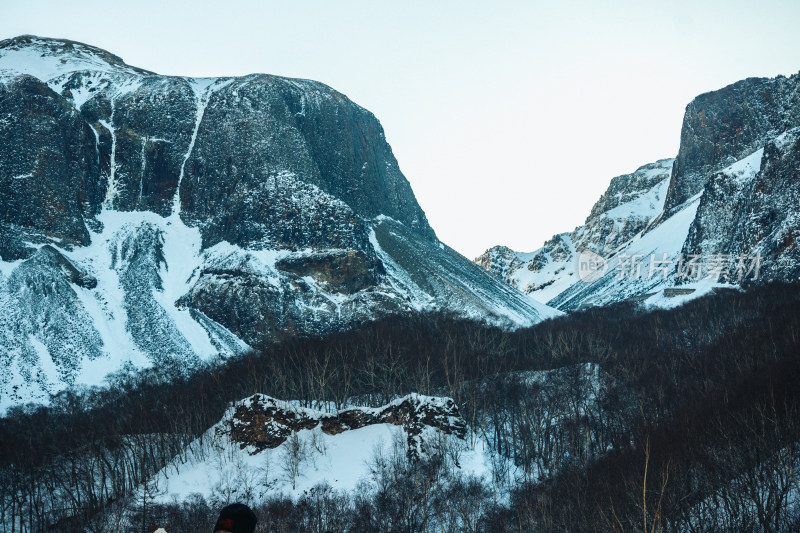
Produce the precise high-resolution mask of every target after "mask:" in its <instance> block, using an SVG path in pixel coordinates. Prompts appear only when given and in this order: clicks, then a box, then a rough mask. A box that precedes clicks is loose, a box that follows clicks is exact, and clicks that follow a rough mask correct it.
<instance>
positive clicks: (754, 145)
mask: <svg viewBox="0 0 800 533" xmlns="http://www.w3.org/2000/svg"><path fill="white" fill-rule="evenodd" d="M798 124H800V74H795V75H794V76H792V77H790V78H786V77H783V76H778V77H777V78H748V79H746V80H742V81H739V82H736V83H734V84H732V85H729V86H727V87H725V88H723V89H720V90H718V91H713V92H710V93H706V94H702V95H700V96H698V97H697V98H695V99H694V100H693V101H692V102H691V103H690V104H689V105H688V106H686V113H685V114H684V116H683V127H682V128H681V143H680V149H679V150H678V156H677V157H676V158H675V167H674V169H673V172H672V181H671V183H670V190H669V194H668V195H667V202H666V205H665V208H666V210H667V212H672V210H674V209H675V207H677V206H679V205H681V204H683V203H684V202H686V201H687V200H688V199H689V198H690V197H692V196H694V195H696V194H698V193H700V192H702V191H703V188H704V186H705V184H706V181H707V180H708V177H709V176H710V175H712V174H713V173H714V172H717V171H719V170H722V169H723V168H725V167H727V166H729V165H732V164H733V163H735V162H736V161H739V160H741V159H742V158H744V157H746V156H748V155H750V154H752V153H753V152H755V151H756V150H758V149H760V148H763V146H764V144H765V143H767V142H768V141H769V140H770V139H772V138H774V137H776V136H777V135H780V134H781V133H783V132H784V131H786V130H788V129H790V128H792V127H794V126H797V125H798Z"/></svg>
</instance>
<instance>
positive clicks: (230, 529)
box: [214, 503, 258, 533]
mask: <svg viewBox="0 0 800 533" xmlns="http://www.w3.org/2000/svg"><path fill="white" fill-rule="evenodd" d="M256 522H258V518H256V515H255V513H254V512H253V511H251V510H250V508H249V507H248V506H246V505H244V504H243V503H232V504H230V505H228V506H226V507H223V508H222V510H221V511H220V512H219V518H218V519H217V523H216V525H215V526H214V533H253V532H254V531H255V530H256Z"/></svg>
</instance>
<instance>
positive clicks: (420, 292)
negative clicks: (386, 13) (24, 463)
mask: <svg viewBox="0 0 800 533" xmlns="http://www.w3.org/2000/svg"><path fill="white" fill-rule="evenodd" d="M0 147H2V150H0V310H1V312H0V361H2V364H3V366H4V368H6V369H7V371H6V372H4V373H3V375H2V377H0V404H1V405H2V406H9V405H12V404H15V403H19V402H22V401H28V400H46V398H47V396H48V395H49V394H50V393H52V392H56V391H58V390H60V389H62V388H64V387H66V386H70V385H74V384H90V385H92V384H98V383H102V381H103V379H104V377H105V376H106V375H107V374H108V373H109V372H113V371H115V370H118V369H120V368H124V367H133V368H137V367H147V366H153V365H156V366H164V365H173V366H178V367H180V368H184V369H191V368H192V367H193V366H195V365H198V364H201V363H202V362H204V361H208V360H210V359H213V358H215V357H226V356H229V355H231V354H235V353H238V352H241V351H243V350H247V349H248V348H249V347H254V346H258V345H259V344H260V343H264V342H269V341H270V340H271V339H273V338H275V336H277V335H280V334H281V333H283V332H290V333H295V332H296V333H301V334H324V333H327V332H331V331H336V330H341V329H344V328H348V327H350V326H352V325H354V324H358V323H361V322H363V321H365V320H371V319H375V318H378V317H381V316H385V315H387V314H392V313H412V312H419V311H425V310H435V309H440V310H448V311H452V312H455V313H457V314H460V315H462V316H469V317H474V318H478V319H481V320H485V321H488V322H490V323H495V324H500V325H504V326H511V327H514V326H521V325H530V324H533V323H536V322H538V321H540V320H542V319H543V318H546V317H550V316H554V315H555V314H558V312H557V311H555V310H553V309H551V308H549V307H547V306H544V305H540V304H538V303H536V302H533V301H531V300H530V299H528V298H526V297H525V296H524V295H522V294H520V293H519V292H518V291H516V290H514V289H512V288H510V287H508V286H507V285H505V284H503V283H501V282H499V281H498V280H496V278H494V277H493V276H489V275H487V274H486V273H485V272H484V271H483V270H481V269H480V268H478V267H477V266H476V265H474V263H472V262H471V261H469V260H468V259H466V258H464V257H462V256H461V255H459V254H458V253H457V252H455V251H454V250H452V249H451V248H449V247H447V246H446V245H444V244H443V243H441V242H439V241H438V239H437V238H436V235H435V233H434V231H433V229H432V228H431V227H430V226H429V224H428V221H427V219H426V218H425V214H424V213H423V211H422V209H421V208H420V206H419V205H418V203H417V201H416V199H415V198H414V194H413V192H412V191H411V187H410V186H409V183H408V181H407V180H406V178H405V177H404V176H403V174H402V173H401V172H400V170H399V167H398V164H397V161H396V160H395V158H394V156H393V155H392V152H391V148H390V147H389V145H388V144H387V142H386V140H385V137H384V133H383V129H382V128H381V125H380V123H379V122H378V120H377V119H376V118H375V117H374V116H373V115H372V114H371V113H370V112H369V111H367V110H365V109H363V108H361V107H359V106H358V105H356V104H354V103H353V102H351V101H350V100H349V99H347V97H345V96H344V95H342V94H340V93H338V92H336V91H335V90H333V89H331V88H330V87H327V86H325V85H323V84H321V83H318V82H314V81H309V80H298V79H287V78H280V77H276V76H269V75H262V74H256V75H249V76H244V77H239V78H204V79H194V78H185V77H176V76H162V75H158V74H155V73H152V72H148V71H146V70H142V69H139V68H136V67H131V66H129V65H126V64H125V63H124V62H123V61H122V60H121V59H120V58H119V57H116V56H114V55H113V54H110V53H108V52H106V51H104V50H100V49H98V48H95V47H92V46H88V45H84V44H80V43H75V42H71V41H64V40H56V39H44V38H39V37H33V36H22V37H17V38H14V39H9V40H5V41H2V42H0Z"/></svg>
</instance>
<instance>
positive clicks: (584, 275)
mask: <svg viewBox="0 0 800 533" xmlns="http://www.w3.org/2000/svg"><path fill="white" fill-rule="evenodd" d="M606 272H608V261H606V260H605V259H604V258H602V257H600V256H599V255H597V254H596V253H594V252H591V251H589V250H584V251H583V252H581V253H580V255H578V279H580V280H581V281H587V282H591V281H597V280H598V279H600V278H602V277H603V275H604V274H605V273H606Z"/></svg>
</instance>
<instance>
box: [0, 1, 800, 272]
mask: <svg viewBox="0 0 800 533" xmlns="http://www.w3.org/2000/svg"><path fill="white" fill-rule="evenodd" d="M799 28H800V2H798V1H796V0H787V1H760V2H755V1H753V0H749V1H738V0H730V1H721V0H720V1H706V2H704V1H702V0H694V1H664V0H661V1H658V2H651V1H646V0H631V1H628V0H616V1H613V2H601V1H598V0H594V1H576V2H569V1H552V0H550V1H546V2H538V1H528V2H524V1H502V0H500V1H497V0H495V1H492V2H489V1H486V2H472V1H464V0H460V1H456V0H448V1H433V0H428V1H411V0H405V1H403V2H389V1H380V0H363V1H349V0H343V1H337V2H333V1H323V0H317V1H295V2H275V1H260V2H256V1H252V2H251V1H242V2H237V1H234V0H228V1H225V2H203V1H201V0H195V1H182V2H168V1H166V0H159V1H151V0H142V1H126V2H112V1H102V2H99V1H82V0H71V1H69V2H64V1H63V0H59V1H37V0H2V1H1V2H0V39H4V38H8V37H13V36H16V35H20V34H25V33H31V34H36V35H41V36H45V37H60V38H67V39H72V40H76V41H81V42H85V43H88V44H92V45H95V46H99V47H101V48H104V49H106V50H108V51H110V52H112V53H114V54H117V55H119V56H121V57H122V58H123V59H124V60H125V61H126V62H127V63H129V64H131V65H135V66H138V67H142V68H146V69H148V70H153V71H156V72H159V73H161V74H175V75H186V76H230V75H243V74H248V73H252V72H266V73H270V74H277V75H283V76H291V77H299V78H310V79H315V80H319V81H322V82H324V83H326V84H328V85H330V86H332V87H334V88H335V89H337V90H339V91H340V92H343V93H344V94H346V95H348V96H349V97H350V98H351V99H352V100H354V101H355V102H356V103H358V104H360V105H362V106H364V107H366V108H367V109H369V110H370V111H372V112H373V113H374V114H375V115H376V116H377V117H378V119H379V120H380V121H381V123H382V124H383V127H384V129H385V131H386V137H387V139H388V141H389V143H390V144H391V145H392V148H393V150H394V153H395V156H396V157H397V159H398V161H399V163H400V168H401V169H402V170H403V173H404V174H405V175H406V177H407V178H408V180H409V181H410V182H411V186H412V188H413V189H414V193H415V194H416V197H417V200H418V201H419V203H420V205H421V206H422V208H423V209H424V210H425V213H426V214H427V216H428V220H429V221H430V223H431V225H432V226H433V228H434V230H436V233H437V234H438V236H439V238H440V239H441V240H442V241H444V242H445V243H447V244H449V245H450V246H452V247H454V248H455V249H457V250H458V251H460V252H461V253H463V254H464V255H466V256H467V257H469V258H470V259H472V258H474V257H475V256H477V255H478V254H480V253H481V252H483V251H484V250H485V249H486V248H488V247H490V246H492V245H495V244H505V245H507V246H510V247H512V248H513V249H515V250H518V251H532V250H534V249H536V248H538V247H539V246H541V244H542V242H543V241H544V240H546V239H548V238H549V237H550V236H552V235H553V234H555V233H560V232H563V231H569V230H572V229H573V228H574V227H575V226H577V225H579V224H582V223H583V220H584V219H585V217H586V215H588V213H589V210H590V209H591V206H592V205H593V204H594V202H595V201H596V200H597V198H598V197H599V196H600V194H602V192H603V191H604V190H605V188H606V187H607V186H608V182H609V180H610V179H611V178H612V177H613V176H615V175H618V174H623V173H628V172H632V171H633V170H635V169H636V168H637V167H638V166H640V165H643V164H645V163H649V162H652V161H655V160H657V159H661V158H665V157H674V156H675V154H676V153H677V150H678V143H679V136H680V127H681V121H682V118H683V110H684V107H685V106H686V104H687V103H689V101H690V100H691V99H692V98H693V97H694V96H696V95H698V94H700V93H702V92H706V91H709V90H714V89H718V88H721V87H723V86H725V85H728V84H730V83H733V82H735V81H737V80H739V79H743V78H746V77H751V76H769V77H772V76H775V75H778V74H784V75H787V76H788V75H791V74H793V73H796V72H798V71H800V32H799V31H798V29H799Z"/></svg>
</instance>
